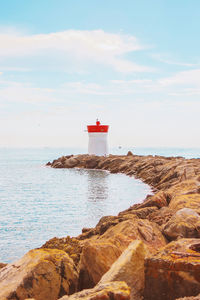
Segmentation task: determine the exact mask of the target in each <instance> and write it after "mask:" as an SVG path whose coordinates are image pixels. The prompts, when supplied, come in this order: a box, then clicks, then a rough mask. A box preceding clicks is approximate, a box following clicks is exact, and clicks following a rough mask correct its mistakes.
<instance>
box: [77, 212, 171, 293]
mask: <svg viewBox="0 0 200 300" xmlns="http://www.w3.org/2000/svg"><path fill="white" fill-rule="evenodd" d="M134 240H141V241H143V242H144V244H145V245H146V246H147V249H148V250H149V251H150V252H155V251H156V250H155V249H159V248H160V247H163V246H164V245H165V244H166V241H165V238H164V237H163V235H162V233H161V232H160V230H159V228H158V226H157V225H156V224H154V223H151V222H149V221H148V220H141V219H138V218H137V217H135V216H132V219H130V220H126V221H122V222H120V223H118V224H117V225H115V226H111V227H110V228H109V229H108V230H107V231H106V232H105V233H104V234H103V235H101V236H98V238H96V239H91V240H88V241H86V242H85V243H84V245H83V249H82V253H81V258H80V263H79V269H80V277H79V289H80V290H81V289H84V288H91V287H93V286H94V285H95V284H97V283H98V282H99V280H100V279H101V277H102V276H103V274H105V273H106V272H107V271H108V270H109V268H110V267H111V265H112V264H113V263H114V262H115V261H116V260H117V258H118V257H119V256H120V255H121V254H122V252H123V251H124V250H125V249H126V248H127V247H128V245H129V244H130V243H131V242H132V241H134Z"/></svg>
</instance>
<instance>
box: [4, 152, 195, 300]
mask: <svg viewBox="0 0 200 300" xmlns="http://www.w3.org/2000/svg"><path fill="white" fill-rule="evenodd" d="M47 165H49V166H51V167H53V168H74V167H77V168H88V169H101V170H108V171H110V172H111V173H124V174H126V175H130V176H134V177H136V178H140V179H141V180H143V181H144V182H145V183H147V184H149V185H150V186H151V187H152V189H153V191H154V193H155V194H154V195H151V196H147V197H146V199H145V200H144V201H143V202H142V203H140V204H136V205H133V206H131V207H130V208H128V209H126V210H125V211H123V212H120V213H119V214H118V216H105V217H103V218H101V219H100V220H99V222H98V224H97V225H96V227H95V228H83V230H82V234H81V235H79V236H77V237H74V238H70V237H64V238H56V237H55V238H53V239H51V240H49V241H48V242H46V243H45V244H44V245H43V246H42V247H41V249H36V250H32V251H31V252H29V253H27V254H26V255H25V256H24V257H23V258H22V259H21V260H19V261H18V262H16V263H14V264H8V265H6V266H3V268H2V269H1V270H0V291H1V292H0V299H2V300H3V299H13V300H24V299H26V298H33V297H34V298H35V300H40V299H43V300H45V299H50V300H51V299H52V300H56V299H59V298H60V297H62V296H63V298H62V299H63V300H64V299H68V298H69V300H71V299H78V298H82V299H133V300H134V299H135V300H140V299H146V300H148V299H149V300H150V299H154V300H157V299H159V300H160V299H164V300H165V299H166V300H167V299H169V300H174V299H176V298H180V297H185V296H197V295H198V294H199V293H200V276H199V274H200V240H199V237H200V216H199V213H200V160H199V159H188V160H187V159H184V158H182V157H171V158H165V157H161V156H136V155H133V154H132V153H130V152H129V153H128V155H126V156H114V155H110V156H108V157H97V156H89V155H76V156H63V157H61V158H59V159H57V160H54V161H53V162H52V163H48V164H47ZM122 193H123V191H122ZM141 200H142V199H141ZM71 294H73V295H71ZM70 295H71V296H70ZM70 298H71V299H70Z"/></svg>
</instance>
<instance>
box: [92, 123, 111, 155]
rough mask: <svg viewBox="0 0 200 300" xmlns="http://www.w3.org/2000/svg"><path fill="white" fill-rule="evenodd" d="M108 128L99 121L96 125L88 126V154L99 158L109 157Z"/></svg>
mask: <svg viewBox="0 0 200 300" xmlns="http://www.w3.org/2000/svg"><path fill="white" fill-rule="evenodd" d="M108 128H109V126H108V125H101V123H100V122H99V120H98V119H97V121H96V125H88V126H87V131H88V136H89V142H88V154H90V155H92V154H93V155H98V156H106V155H108V142H107V135H108Z"/></svg>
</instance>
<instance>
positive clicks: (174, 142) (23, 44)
mask: <svg viewBox="0 0 200 300" xmlns="http://www.w3.org/2000/svg"><path fill="white" fill-rule="evenodd" d="M0 7H1V9H0V147H12V146H14V147H31V146H36V147H38V146H39V147H40V146H42V147H43V146H45V147H60V146H63V147H85V146H86V145H87V140H88V137H87V133H86V132H85V131H84V130H85V129H86V125H87V124H93V123H95V120H96V118H97V117H98V118H99V119H100V121H102V123H104V124H109V125H110V132H109V144H110V145H111V146H119V145H120V146H122V147H129V146H131V147H137V146H138V147H158V146H159V147H166V146H168V147H200V139H199V136H200V134H199V131H200V39H199V36H200V1H199V0H190V1H188V0H137V1H134V0H125V1H120V0H57V1H56V0H29V1H27V0H8V1H4V0H0Z"/></svg>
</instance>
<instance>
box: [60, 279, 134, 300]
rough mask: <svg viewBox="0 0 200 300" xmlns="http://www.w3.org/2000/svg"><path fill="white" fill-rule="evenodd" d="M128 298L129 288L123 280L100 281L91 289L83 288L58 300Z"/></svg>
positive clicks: (122, 299) (118, 299) (126, 299)
mask: <svg viewBox="0 0 200 300" xmlns="http://www.w3.org/2000/svg"><path fill="white" fill-rule="evenodd" d="M76 299H82V300H129V299H130V288H129V287H128V286H127V284H126V283H125V282H123V281H115V282H109V283H102V284H98V285H97V286H95V287H94V288H93V289H87V290H83V291H81V292H79V293H76V294H74V295H72V296H64V297H62V298H60V299H59V300H76Z"/></svg>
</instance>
